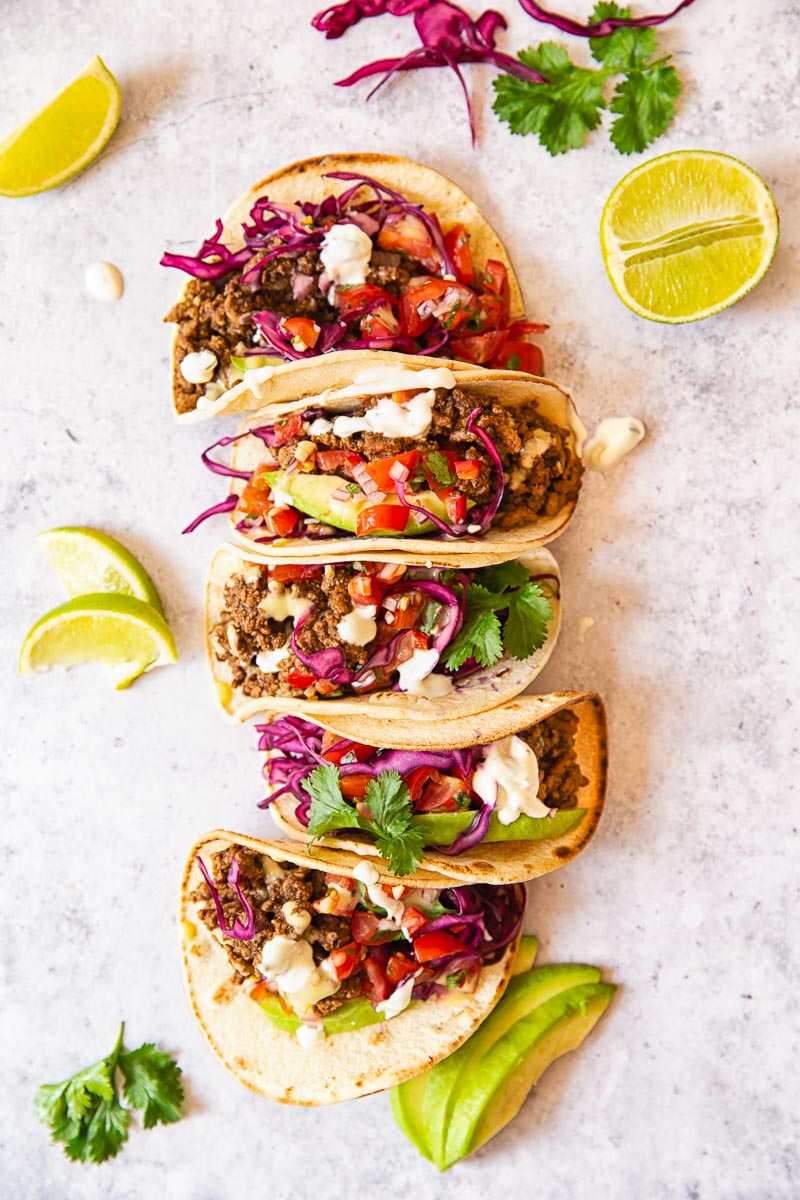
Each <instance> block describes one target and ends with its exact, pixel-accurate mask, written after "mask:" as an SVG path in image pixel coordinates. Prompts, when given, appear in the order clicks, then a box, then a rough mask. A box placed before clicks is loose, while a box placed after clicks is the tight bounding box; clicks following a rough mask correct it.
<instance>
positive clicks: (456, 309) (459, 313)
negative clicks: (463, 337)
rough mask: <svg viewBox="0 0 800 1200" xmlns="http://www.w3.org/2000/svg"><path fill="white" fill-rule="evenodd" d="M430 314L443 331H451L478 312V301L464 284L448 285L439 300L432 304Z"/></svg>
mask: <svg viewBox="0 0 800 1200" xmlns="http://www.w3.org/2000/svg"><path fill="white" fill-rule="evenodd" d="M432 312H433V315H434V316H435V317H436V318H437V319H438V320H439V321H441V323H442V325H444V327H445V329H449V330H451V331H452V330H454V329H458V327H459V325H463V324H464V322H465V321H469V320H470V318H471V317H474V316H476V315H477V314H478V313H479V312H480V300H479V298H478V297H477V296H476V295H475V293H474V292H473V291H472V289H471V288H468V287H466V285H465V284H463V283H449V284H448V285H447V291H446V292H445V293H444V295H443V296H442V298H441V300H438V301H437V302H436V303H435V304H434V306H433V309H432Z"/></svg>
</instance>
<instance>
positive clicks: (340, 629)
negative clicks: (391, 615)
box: [336, 604, 378, 646]
mask: <svg viewBox="0 0 800 1200" xmlns="http://www.w3.org/2000/svg"><path fill="white" fill-rule="evenodd" d="M377 611H378V610H377V608H376V607H375V605H374V604H364V605H357V606H356V607H355V608H354V609H353V610H352V611H351V612H349V613H345V615H344V616H343V617H342V619H341V621H340V622H339V624H338V625H337V626H336V632H337V633H338V634H339V637H340V638H342V639H343V640H344V641H345V642H349V643H350V645H351V646H366V645H367V644H368V643H369V642H371V641H372V639H373V638H374V637H375V634H376V633H377V632H378V623H377V621H376V620H375V615H376V613H377Z"/></svg>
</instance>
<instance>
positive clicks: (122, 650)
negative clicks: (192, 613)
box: [19, 594, 178, 689]
mask: <svg viewBox="0 0 800 1200" xmlns="http://www.w3.org/2000/svg"><path fill="white" fill-rule="evenodd" d="M177 658H178V655H177V652H176V650H175V640H174V638H173V636H172V634H171V632H170V630H169V627H168V626H167V623H166V621H165V620H164V618H163V617H162V616H161V614H160V613H158V612H156V610H155V609H154V608H153V607H152V605H150V604H145V602H144V601H143V600H139V599H137V598H136V597H135V596H121V595H114V594H94V595H89V596H76V597H75V599H73V600H68V601H67V602H66V604H61V605H59V607H58V608H54V609H53V610H52V612H49V613H47V615H46V616H44V617H42V619H41V620H40V621H37V622H36V624H35V625H34V626H33V628H32V629H31V630H30V632H29V633H28V635H27V637H26V638H25V641H24V642H23V644H22V650H21V652H20V656H19V670H20V674H21V675H28V674H30V673H31V672H33V671H48V670H49V669H50V668H51V667H74V666H76V665H77V664H79V663H84V662H102V663H105V665H106V666H107V667H108V669H109V671H110V672H111V678H112V681H113V683H114V686H115V687H116V688H117V689H120V688H126V687H128V686H129V685H130V684H131V683H133V681H134V679H138V677H139V676H140V675H143V674H144V672H145V671H151V670H152V669H153V667H160V666H164V665H165V664H166V663H171V662H176V661H177Z"/></svg>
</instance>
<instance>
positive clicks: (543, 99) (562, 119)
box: [492, 42, 605, 155]
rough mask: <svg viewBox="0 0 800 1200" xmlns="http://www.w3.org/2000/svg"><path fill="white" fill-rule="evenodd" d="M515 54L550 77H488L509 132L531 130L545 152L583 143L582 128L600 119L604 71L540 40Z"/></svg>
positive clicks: (593, 126) (585, 129)
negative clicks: (540, 80) (543, 80)
mask: <svg viewBox="0 0 800 1200" xmlns="http://www.w3.org/2000/svg"><path fill="white" fill-rule="evenodd" d="M518 57H519V59H520V61H521V62H522V63H524V65H525V66H527V67H532V68H533V70H534V71H538V72H539V73H540V74H541V75H544V76H545V78H546V79H547V80H548V81H549V82H547V83H534V82H532V81H529V80H526V79H517V78H516V77H514V76H512V75H500V76H499V77H498V78H497V79H495V80H494V81H493V86H494V90H495V92H496V95H495V100H494V104H493V105H492V107H493V109H494V111H495V112H496V113H497V115H498V116H499V117H500V119H501V121H506V122H508V125H509V126H510V128H511V132H512V133H517V134H525V133H536V134H538V136H539V141H540V142H541V143H542V145H543V146H544V148H545V149H546V150H547V151H548V153H549V154H552V155H556V154H563V153H565V152H566V151H567V150H569V149H570V148H571V147H572V148H578V147H580V146H582V145H583V143H584V140H585V137H586V134H587V133H588V132H590V131H591V130H592V129H596V128H597V126H598V125H599V123H600V112H601V110H602V109H604V108H605V100H604V99H603V84H604V82H605V75H604V74H603V72H602V71H594V70H592V69H591V68H587V67H578V66H576V65H575V64H574V63H573V62H572V61H571V60H570V57H569V55H568V54H567V51H566V50H565V49H564V47H563V46H559V45H557V44H556V43H555V42H542V44H541V45H540V46H539V47H538V48H536V49H534V48H533V47H532V46H531V47H529V48H528V49H527V50H521V51H520V53H519V56H518Z"/></svg>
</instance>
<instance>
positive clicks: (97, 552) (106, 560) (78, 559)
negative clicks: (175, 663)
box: [36, 525, 164, 616]
mask: <svg viewBox="0 0 800 1200" xmlns="http://www.w3.org/2000/svg"><path fill="white" fill-rule="evenodd" d="M36 539H37V541H38V542H39V545H40V546H41V547H42V549H43V550H44V552H45V554H46V556H47V561H48V562H49V564H50V566H51V567H52V568H53V570H54V571H55V573H56V575H57V576H58V578H59V580H60V581H61V585H62V587H63V588H64V591H65V592H66V593H67V595H68V596H84V595H86V593H87V592H121V593H123V594H124V595H126V596H136V597H137V598H138V599H139V600H144V601H145V602H146V603H147V604H152V606H153V608H156V609H158V611H159V612H160V613H161V614H162V616H163V613H164V609H163V607H162V604H161V600H160V599H159V595H158V592H157V591H156V588H155V584H154V583H153V581H152V579H151V578H150V576H149V575H148V574H147V571H145V569H144V567H143V566H142V564H141V563H140V562H139V561H138V559H136V558H134V557H133V555H132V554H131V552H130V550H126V549H125V547H124V546H122V545H120V543H119V542H117V541H115V540H114V538H112V537H109V536H108V534H107V533H100V531H99V530H98V529H87V528H85V527H84V526H81V525H73V526H65V527H64V528H62V529H47V530H45V532H44V533H39V534H37V535H36Z"/></svg>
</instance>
